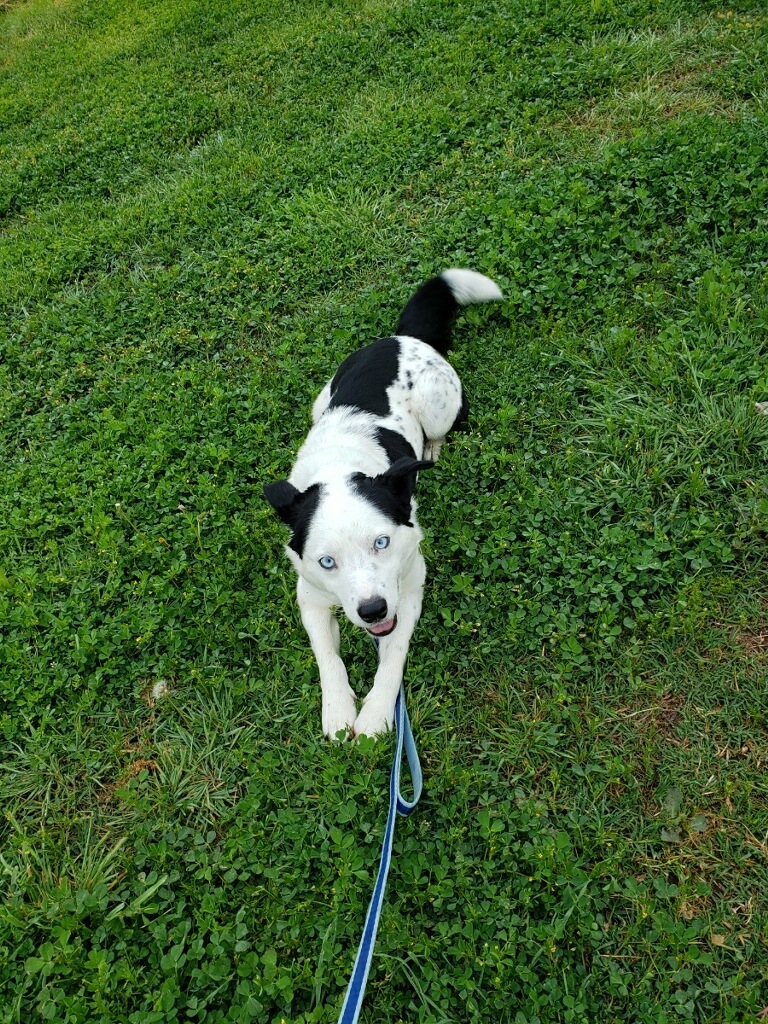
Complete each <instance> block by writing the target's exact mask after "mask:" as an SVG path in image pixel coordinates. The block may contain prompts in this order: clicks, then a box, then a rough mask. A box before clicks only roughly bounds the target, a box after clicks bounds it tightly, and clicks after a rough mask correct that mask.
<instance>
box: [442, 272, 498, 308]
mask: <svg viewBox="0 0 768 1024" xmlns="http://www.w3.org/2000/svg"><path fill="white" fill-rule="evenodd" d="M440 277H442V279H443V280H444V281H445V283H446V284H447V285H448V287H449V288H450V289H451V291H452V292H453V297H454V299H456V301H457V302H458V304H459V305H460V306H470V305H472V303H473V302H493V301H494V300H496V299H503V298H504V296H503V295H502V294H501V288H499V286H498V285H497V284H496V282H495V281H492V280H491V279H490V277H486V276H485V274H478V272H477V271H476V270H459V269H457V268H456V267H453V268H451V269H450V270H444V271H443V272H442V274H441V275H440Z"/></svg>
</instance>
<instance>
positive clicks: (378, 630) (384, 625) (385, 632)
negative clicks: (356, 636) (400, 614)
mask: <svg viewBox="0 0 768 1024" xmlns="http://www.w3.org/2000/svg"><path fill="white" fill-rule="evenodd" d="M396 625H397V616H395V617H394V618H393V619H387V621H386V622H377V623H376V625H375V626H366V627H365V628H366V629H367V630H368V632H369V633H370V634H371V636H389V634H390V633H391V632H392V630H393V629H394V628H395V626H396Z"/></svg>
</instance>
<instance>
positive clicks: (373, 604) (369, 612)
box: [357, 597, 387, 622]
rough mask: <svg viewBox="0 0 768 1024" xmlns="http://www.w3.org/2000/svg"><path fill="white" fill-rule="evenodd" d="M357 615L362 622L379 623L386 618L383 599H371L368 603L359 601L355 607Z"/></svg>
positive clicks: (385, 607)
mask: <svg viewBox="0 0 768 1024" xmlns="http://www.w3.org/2000/svg"><path fill="white" fill-rule="evenodd" d="M357 614H358V615H359V616H360V618H361V619H362V620H363V622H381V620H382V619H385V618H386V617H387V602H386V601H385V600H384V598H383V597H372V598H371V600H370V601H361V602H360V604H359V605H358V606H357Z"/></svg>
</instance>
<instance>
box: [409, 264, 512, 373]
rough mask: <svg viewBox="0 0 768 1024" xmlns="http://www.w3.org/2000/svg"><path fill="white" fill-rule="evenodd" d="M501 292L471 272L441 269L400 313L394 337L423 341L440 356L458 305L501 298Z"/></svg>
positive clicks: (445, 349)
mask: <svg viewBox="0 0 768 1024" xmlns="http://www.w3.org/2000/svg"><path fill="white" fill-rule="evenodd" d="M503 298H504V296H503V295H502V294H501V289H500V288H499V286H498V285H497V284H496V282H495V281H492V280H491V279H490V277H486V276H485V275H484V274H478V273H477V271H475V270H456V269H453V270H444V271H443V272H442V274H440V276H439V277H433V278H431V280H429V281H427V283H426V284H423V285H422V286H421V288H419V290H418V291H417V292H416V294H415V295H414V296H413V297H412V298H411V300H410V302H409V303H408V305H407V306H406V307H405V309H404V310H403V312H402V313H401V314H400V319H399V320H398V322H397V334H407V335H408V336H409V337H411V338H418V339H419V340H420V341H425V342H426V343H427V344H428V345H431V346H432V348H434V349H437V351H438V352H439V353H440V354H441V355H443V356H444V355H446V354H447V353H448V349H449V348H450V347H451V324H452V323H453V318H454V317H455V315H456V313H457V312H458V311H459V309H460V308H461V306H470V305H472V303H474V302H492V301H493V300H494V299H503Z"/></svg>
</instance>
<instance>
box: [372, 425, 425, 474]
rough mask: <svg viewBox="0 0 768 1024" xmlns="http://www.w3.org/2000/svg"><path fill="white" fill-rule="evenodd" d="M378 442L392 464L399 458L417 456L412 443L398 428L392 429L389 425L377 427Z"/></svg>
mask: <svg viewBox="0 0 768 1024" xmlns="http://www.w3.org/2000/svg"><path fill="white" fill-rule="evenodd" d="M376 443H377V444H378V445H381V447H382V448H383V449H384V451H385V452H386V454H387V458H388V459H389V464H390V466H391V465H392V463H393V462H397V460H398V459H405V458H408V459H415V458H416V452H415V451H414V450H413V448H412V447H411V445H410V443H409V442H408V441H406V439H405V438H404V437H403V435H402V434H398V432H397V431H396V430H390V429H389V427H376Z"/></svg>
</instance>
